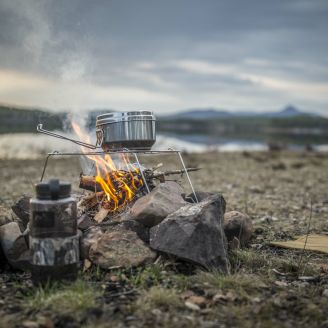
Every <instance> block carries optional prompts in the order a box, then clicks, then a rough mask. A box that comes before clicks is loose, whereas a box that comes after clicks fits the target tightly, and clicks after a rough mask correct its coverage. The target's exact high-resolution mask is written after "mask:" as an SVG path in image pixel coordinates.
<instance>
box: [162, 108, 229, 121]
mask: <svg viewBox="0 0 328 328" xmlns="http://www.w3.org/2000/svg"><path fill="white" fill-rule="evenodd" d="M232 115H233V114H232V113H230V112H228V111H224V110H218V109H214V108H204V109H190V110H187V111H183V112H178V113H176V114H172V115H165V116H163V118H165V119H167V118H172V119H193V120H198V119H213V118H221V117H230V116H232Z"/></svg>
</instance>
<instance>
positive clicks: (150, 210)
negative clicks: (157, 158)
mask: <svg viewBox="0 0 328 328" xmlns="http://www.w3.org/2000/svg"><path fill="white" fill-rule="evenodd" d="M182 194H183V189H182V188H181V187H180V185H178V184H177V183H176V182H173V181H168V182H165V183H160V184H159V185H158V186H156V187H155V188H154V189H153V190H152V191H151V192H150V193H149V194H148V195H146V196H144V197H141V198H139V199H138V200H137V201H136V202H135V203H134V205H133V206H132V208H131V210H130V212H129V214H130V219H133V220H136V221H138V222H140V223H142V224H143V225H144V226H146V227H153V226H155V225H157V224H159V223H160V222H161V221H162V220H164V218H166V217H167V216H168V215H169V214H171V213H173V212H175V211H176V210H178V209H179V208H180V207H182V206H184V205H185V204H186V202H185V201H184V199H183V197H182Z"/></svg>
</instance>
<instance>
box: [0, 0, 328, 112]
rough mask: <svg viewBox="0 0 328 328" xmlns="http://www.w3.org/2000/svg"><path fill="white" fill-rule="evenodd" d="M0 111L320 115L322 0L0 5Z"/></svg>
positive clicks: (327, 21)
mask: <svg viewBox="0 0 328 328" xmlns="http://www.w3.org/2000/svg"><path fill="white" fill-rule="evenodd" d="M0 102H2V103H10V104H18V105H25V106H39V107H47V108H50V109H54V110H62V109H65V110H67V109H71V110H75V111H78V110H81V109H85V108H112V109H118V110H131V109H150V110H154V111H155V112H158V113H168V112H174V111H176V110H181V109H187V108H199V107H201V108H206V107H215V108H220V109H227V110H232V111H233V110H248V109H252V110H256V111H268V110H273V109H279V108H281V107H284V106H285V105H287V104H294V105H295V106H298V107H300V108H302V109H304V110H308V111H313V112H319V113H323V114H326V115H328V106H327V105H328V1H327V0H308V1H303V0H275V1H270V0H256V1H255V0H240V1H236V0H198V1H195V0H162V1H160V0H158V1H157V0H92V1H91V0H69V1H67V0H53V1H52V0H0Z"/></svg>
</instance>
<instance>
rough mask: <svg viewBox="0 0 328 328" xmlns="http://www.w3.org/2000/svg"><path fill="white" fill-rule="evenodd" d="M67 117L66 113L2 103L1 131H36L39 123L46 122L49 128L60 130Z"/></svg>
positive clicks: (0, 114) (0, 108) (0, 113)
mask: <svg viewBox="0 0 328 328" xmlns="http://www.w3.org/2000/svg"><path fill="white" fill-rule="evenodd" d="M65 118H66V113H50V112H48V111H44V110H41V109H32V108H21V107H14V106H7V105H0V133H11V132H36V126H37V125H38V124H39V123H45V124H46V127H47V129H49V130H59V129H62V128H63V124H64V122H65Z"/></svg>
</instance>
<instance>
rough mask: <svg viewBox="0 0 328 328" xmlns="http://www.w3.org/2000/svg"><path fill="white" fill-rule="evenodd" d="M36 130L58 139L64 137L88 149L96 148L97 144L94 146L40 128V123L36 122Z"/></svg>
mask: <svg viewBox="0 0 328 328" xmlns="http://www.w3.org/2000/svg"><path fill="white" fill-rule="evenodd" d="M36 130H37V131H38V132H40V133H43V134H46V135H48V136H51V137H55V138H58V139H64V140H68V141H71V142H73V143H75V144H77V145H79V146H82V147H87V148H90V149H96V148H98V147H97V146H94V145H90V144H88V143H85V142H82V141H79V140H74V139H71V138H67V137H64V136H62V135H60V134H57V133H53V132H51V131H48V130H45V129H43V128H42V124H38V126H37V128H36Z"/></svg>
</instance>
